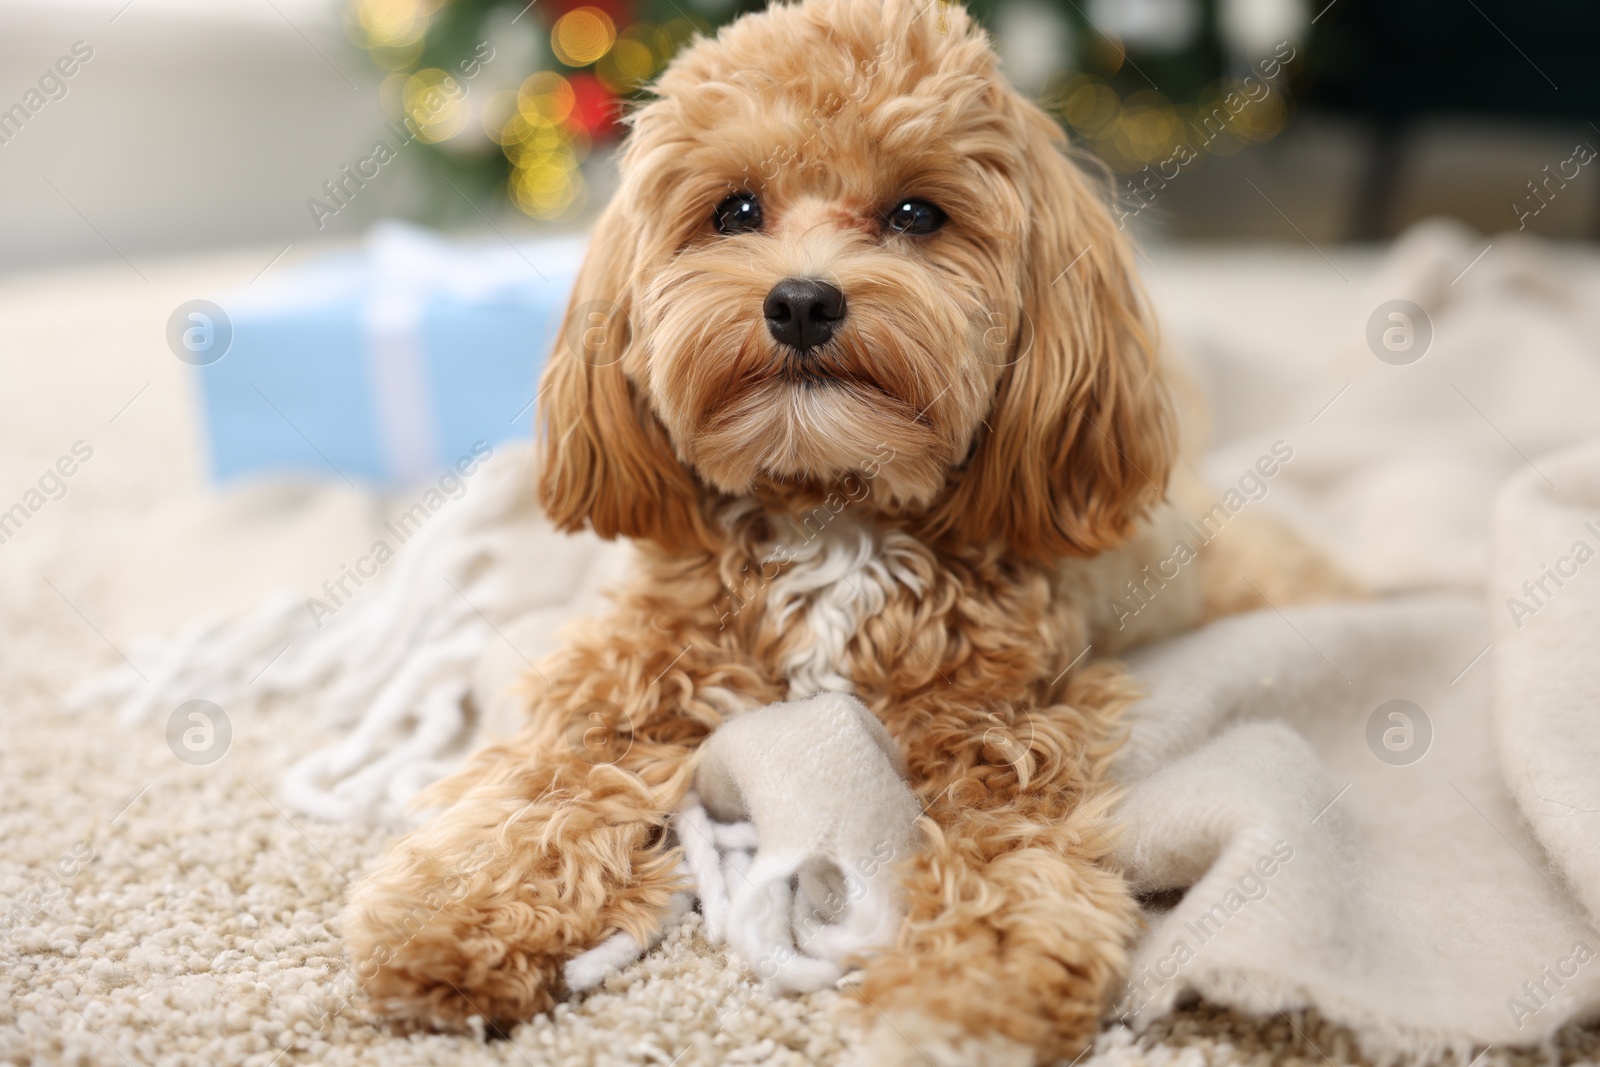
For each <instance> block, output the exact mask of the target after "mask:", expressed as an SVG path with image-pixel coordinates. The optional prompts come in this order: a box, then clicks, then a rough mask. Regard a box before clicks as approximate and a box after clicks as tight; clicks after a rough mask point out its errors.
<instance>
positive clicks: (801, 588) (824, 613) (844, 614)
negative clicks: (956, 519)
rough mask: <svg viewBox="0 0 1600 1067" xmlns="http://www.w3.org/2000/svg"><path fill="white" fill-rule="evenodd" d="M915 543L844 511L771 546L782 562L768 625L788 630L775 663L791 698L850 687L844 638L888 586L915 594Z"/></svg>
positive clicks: (872, 611) (883, 598)
mask: <svg viewBox="0 0 1600 1067" xmlns="http://www.w3.org/2000/svg"><path fill="white" fill-rule="evenodd" d="M921 547H922V546H921V545H920V544H919V543H918V542H917V541H916V539H915V538H913V537H911V536H910V535H909V534H906V533H903V532H901V531H899V530H888V531H879V530H876V529H874V528H873V527H872V526H870V525H868V524H866V523H864V522H862V521H860V520H858V519H855V518H852V517H849V516H847V515H843V514H841V515H837V516H834V517H833V519H832V521H830V522H828V523H827V524H825V525H823V526H822V527H821V528H820V529H818V530H816V531H812V530H809V529H803V530H797V531H794V534H793V536H791V537H788V538H784V539H781V540H779V541H778V542H776V543H774V544H773V545H772V546H771V547H770V551H769V552H768V553H767V556H768V558H769V559H775V560H780V561H784V562H785V563H787V567H786V568H785V569H784V571H783V573H782V574H780V575H778V577H777V578H775V579H774V580H773V582H772V589H771V592H770V593H769V594H768V597H767V611H768V612H769V613H770V616H771V625H772V626H773V627H774V628H776V629H777V630H778V631H779V632H784V631H789V633H790V641H789V650H788V651H787V652H786V653H785V654H784V656H783V659H782V661H781V663H780V666H781V667H782V670H783V673H784V676H785V677H786V678H788V679H789V699H790V700H799V699H802V698H804V697H808V696H813V695H815V694H817V693H821V692H825V691H829V692H838V693H848V692H851V691H853V690H854V688H855V686H854V685H853V684H852V683H851V681H850V677H849V663H848V662H847V661H848V656H849V647H850V642H851V640H852V639H853V638H854V637H855V635H856V632H857V631H858V630H859V629H860V628H861V623H862V621H863V620H865V619H868V618H871V617H872V616H874V615H877V614H878V613H880V612H881V611H883V609H884V605H885V604H887V603H888V601H889V596H890V594H891V593H892V592H893V591H894V588H895V586H897V585H898V586H903V587H904V588H906V589H907V590H909V591H910V592H912V593H913V594H917V593H920V592H921V589H922V582H921V579H920V578H918V576H917V574H916V572H915V570H914V568H913V567H912V566H911V561H912V560H913V559H914V558H915V557H916V556H918V555H919V554H920V550H921Z"/></svg>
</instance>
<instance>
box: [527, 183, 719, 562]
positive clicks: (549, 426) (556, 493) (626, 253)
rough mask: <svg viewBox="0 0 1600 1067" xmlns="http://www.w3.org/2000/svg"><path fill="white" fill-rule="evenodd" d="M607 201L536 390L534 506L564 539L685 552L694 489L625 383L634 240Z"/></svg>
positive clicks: (617, 208)
mask: <svg viewBox="0 0 1600 1067" xmlns="http://www.w3.org/2000/svg"><path fill="white" fill-rule="evenodd" d="M621 200H622V198H621V197H617V198H616V199H614V200H613V201H612V202H611V204H610V205H609V206H608V207H607V208H606V209H605V211H604V213H603V214H602V215H601V216H600V219H599V221H598V222H597V223H596V224H595V228H594V234H593V236H592V237H591V238H590V241H589V251H588V253H587V255H586V256H585V258H584V261H583V267H582V268H581V269H580V270H579V271H578V279H577V284H576V285H575V286H574V287H573V291H572V297H571V299H570V301H569V302H568V304H567V313H566V316H565V317H564V319H563V321H562V324H561V331H560V333H559V334H558V335H557V337H556V341H555V346H554V348H553V350H552V351H551V353H550V362H549V365H548V366H547V367H546V368H545V372H544V379H543V382H542V384H541V386H540V389H539V394H540V408H541V411H542V413H543V414H542V418H543V433H542V438H543V440H542V448H541V457H540V458H541V463H542V467H541V470H540V475H539V501H540V503H541V504H543V506H544V509H545V511H546V513H547V514H549V516H550V518H551V520H552V521H553V522H554V523H555V524H556V525H557V526H558V527H560V528H561V529H563V530H578V529H581V528H582V527H584V526H585V525H587V526H589V527H591V528H592V529H593V530H594V532H595V533H597V534H599V535H600V536H601V537H604V538H607V539H610V538H613V537H617V536H619V535H620V536H623V537H636V538H644V539H648V540H652V541H657V542H659V543H662V544H677V545H683V544H688V543H691V538H692V537H693V535H694V532H695V529H696V527H697V525H698V523H697V521H696V520H697V518H698V512H697V509H696V507H695V503H694V502H695V499H696V492H695V483H694V479H693V476H692V475H690V473H689V472H688V470H686V469H685V468H684V466H683V464H682V463H680V462H679V461H678V458H677V456H676V455H675V454H674V452H673V449H672V443H671V441H670V440H669V438H668V436H667V431H666V429H665V428H664V427H663V426H662V425H661V423H660V421H659V420H658V419H657V418H656V416H655V413H654V412H653V411H652V410H651V409H650V405H649V404H648V403H647V402H646V401H645V399H644V398H643V396H642V395H641V394H640V392H639V391H638V390H637V389H635V388H634V385H633V383H632V381H630V380H629V377H628V374H627V370H628V368H629V367H630V366H631V365H633V364H635V363H638V362H640V361H641V359H642V356H641V353H639V352H638V351H636V350H635V347H636V346H635V345H634V337H633V329H632V318H631V317H632V315H633V311H634V304H635V301H634V295H633V287H634V285H635V284H636V275H635V272H636V270H637V267H638V258H639V253H638V236H637V230H636V229H635V228H634V226H633V225H632V223H631V222H630V220H628V219H627V218H626V217H625V215H624V213H623V211H622V207H621Z"/></svg>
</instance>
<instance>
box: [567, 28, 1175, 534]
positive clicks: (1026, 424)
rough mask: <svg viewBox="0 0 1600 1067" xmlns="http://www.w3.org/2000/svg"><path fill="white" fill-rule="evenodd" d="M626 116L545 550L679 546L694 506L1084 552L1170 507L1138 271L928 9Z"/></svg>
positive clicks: (1084, 192)
mask: <svg viewBox="0 0 1600 1067" xmlns="http://www.w3.org/2000/svg"><path fill="white" fill-rule="evenodd" d="M655 92H656V97H655V98H654V99H653V100H652V101H651V102H650V103H648V104H646V105H645V106H644V107H642V108H641V109H640V110H639V111H638V112H637V113H636V114H635V115H634V117H633V120H632V127H633V128H632V132H631V134H630V137H629V140H628V142H627V145H626V147H625V149H624V151H623V153H622V159H621V186H620V188H619V190H618V192H617V194H616V196H615V198H614V199H613V201H612V202H611V204H610V206H609V207H608V208H607V209H606V211H605V213H604V214H603V216H602V217H601V219H600V221H599V223H598V224H597V226H596V229H595V232H594V237H593V241H592V244H591V246H590V250H589V254H588V259H587V261H586V262H585V264H584V266H583V269H582V271H581V273H580V275H579V279H578V283H577V287H576V291H575V292H574V294H573V297H572V304H571V306H570V307H569V309H568V314H567V320H566V322H565V324H564V326H563V330H562V335H561V339H560V340H559V341H558V342H557V345H556V351H555V352H554V353H553V354H552V356H551V361H550V365H549V368H548V370H547V372H546V378H545V386H544V400H543V409H544V417H545V427H544V433H545V449H546V452H545V468H544V471H543V474H542V480H541V485H540V490H541V498H542V500H543V502H544V504H545V507H546V509H547V510H548V511H549V512H550V514H551V515H552V517H553V518H554V519H555V520H556V521H557V523H558V524H560V525H562V526H563V527H565V528H569V529H575V528H578V527H581V526H583V525H585V524H588V525H590V526H592V527H593V528H594V530H595V531H597V532H598V533H600V534H601V535H602V536H606V537H612V536H616V535H619V534H621V535H625V536H630V537H644V538H650V539H654V540H657V541H661V542H664V543H668V544H672V543H675V542H676V543H684V542H685V541H686V540H687V539H689V538H690V537H692V534H693V531H694V529H695V527H696V525H697V524H698V522H699V521H700V518H699V517H700V516H701V515H702V514H703V513H704V512H703V508H702V505H703V503H704V502H705V500H706V498H707V497H708V496H715V495H718V494H721V495H727V496H739V495H744V494H750V493H756V494H773V493H777V494H780V495H781V493H782V492H783V491H784V490H786V489H800V490H827V489H828V488H829V487H830V486H836V485H838V484H840V483H841V482H844V481H850V482H852V484H855V485H857V486H859V485H863V484H864V485H866V486H868V487H869V491H868V492H867V493H864V494H863V493H860V492H859V491H858V492H856V493H852V498H853V499H854V498H856V497H858V496H865V497H866V501H865V503H864V506H868V507H873V508H877V509H879V510H881V511H884V512H892V513H896V514H902V515H910V516H915V517H916V519H917V522H918V524H919V526H920V528H921V529H923V530H924V531H925V532H926V533H927V534H928V535H929V536H932V537H956V538H960V539H963V540H970V541H974V542H984V541H989V540H992V539H995V538H1003V539H1004V540H1005V541H1006V542H1007V543H1008V545H1009V547H1010V548H1011V549H1012V550H1013V551H1016V552H1018V553H1021V554H1024V555H1028V556H1049V555H1060V554H1080V555H1081V554H1091V553H1094V552H1097V551H1099V550H1101V549H1103V548H1106V547H1108V546H1110V545H1112V544H1114V543H1116V541H1118V540H1119V539H1120V538H1121V537H1123V536H1125V535H1126V534H1127V533H1128V531H1129V529H1130V527H1131V525H1132V523H1133V522H1134V520H1135V519H1137V517H1138V516H1139V515H1140V514H1141V513H1142V512H1143V510H1144V509H1145V508H1146V507H1147V506H1149V505H1150V504H1151V503H1152V502H1154V501H1155V500H1156V499H1158V498H1159V497H1160V496H1161V494H1162V493H1163V491H1164V489H1165V484H1166V478H1167V472H1168V467H1169V464H1170V461H1171V454H1172V431H1171V418H1170V415H1169V411H1168V405H1167V400H1166V395H1165V391H1164V389H1163V387H1162V383H1161V381H1160V380H1159V377H1158V370H1157V365H1156V359H1155V354H1154V343H1153V339H1152V337H1151V335H1150V331H1149V327H1148V324H1147V321H1146V317H1145V311H1144V308H1143V305H1142V299H1141V296H1140V292H1139V289H1138V285H1137V282H1136V280H1135V279H1134V277H1133V273H1132V263H1131V256H1130V253H1129V250H1128V248H1127V246H1126V244H1125V243H1124V241H1123V239H1122V236H1121V234H1120V233H1119V232H1118V229H1117V227H1116V226H1115V224H1114V223H1113V221H1112V219H1111V217H1110V215H1109V213H1108V211H1107V210H1106V208H1105V206H1104V205H1103V204H1102V202H1101V201H1100V199H1099V198H1098V197H1097V196H1096V195H1095V193H1094V191H1093V189H1092V187H1091V185H1090V183H1088V182H1087V181H1086V180H1085V179H1084V177H1083V176H1082V175H1080V173H1079V172H1078V170H1077V169H1076V167H1075V166H1074V165H1073V164H1072V163H1071V162H1070V161H1069V160H1068V159H1067V157H1066V156H1065V155H1064V153H1063V147H1064V146H1063V137H1062V135H1061V133H1060V130H1059V128H1058V127H1057V125H1056V124H1055V122H1054V121H1053V120H1052V119H1051V118H1050V117H1049V116H1048V115H1046V114H1045V113H1044V112H1043V111H1041V110H1040V109H1039V108H1037V107H1036V106H1034V105H1033V104H1031V103H1029V102H1028V101H1026V100H1024V99H1023V98H1022V97H1021V96H1019V95H1018V94H1017V93H1016V92H1015V91H1014V90H1013V89H1011V88H1010V86H1009V85H1007V83H1006V82H1005V81H1004V79H1003V78H1002V77H1001V76H1000V74H999V73H998V72H997V70H996V59H995V56H994V53H993V51H992V50H991V49H990V46H989V43H988V41H987V39H986V37H985V36H984V34H983V32H982V31H981V30H980V29H978V28H977V27H976V26H975V25H974V24H973V23H972V22H971V20H970V19H969V18H968V16H967V15H966V13H965V12H964V11H962V10H961V9H959V8H955V7H949V6H945V5H944V4H942V3H939V2H938V0H804V2H802V3H800V4H798V5H795V6H789V7H774V8H772V9H770V10H768V11H766V12H764V13H761V14H758V15H751V16H747V17H745V18H742V19H740V20H738V21H737V22H735V23H733V24H732V25H730V26H728V27H726V28H725V29H724V30H723V31H722V32H721V33H720V34H718V36H717V37H716V38H714V39H708V40H701V41H698V42H697V43H695V44H694V45H693V46H691V47H689V48H688V49H687V50H686V51H684V52H683V53H682V54H681V55H680V56H679V57H678V58H677V59H676V60H675V61H674V62H673V63H672V65H671V66H670V67H669V68H668V69H667V71H666V72H665V73H664V74H663V75H662V77H661V79H660V81H659V83H658V84H657V86H656V89H655Z"/></svg>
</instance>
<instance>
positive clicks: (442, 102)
mask: <svg viewBox="0 0 1600 1067" xmlns="http://www.w3.org/2000/svg"><path fill="white" fill-rule="evenodd" d="M466 95H467V89H466V86H465V85H464V84H463V83H462V82H461V80H460V79H459V78H457V77H456V76H455V75H453V74H450V73H448V72H446V71H443V70H440V69H439V68H438V67H428V68H426V69H424V70H419V71H417V72H416V73H415V74H413V75H411V77H409V78H407V79H406V82H405V88H404V89H403V90H402V92H401V107H402V109H403V111H404V114H405V117H406V121H407V122H408V124H409V125H410V126H411V128H412V130H413V131H415V133H416V136H417V140H419V141H422V142H424V143H437V142H439V141H445V140H448V139H450V138H451V137H454V136H455V135H456V134H458V133H460V132H461V131H462V130H463V129H465V128H466V125H467V115H468V109H467V106H466Z"/></svg>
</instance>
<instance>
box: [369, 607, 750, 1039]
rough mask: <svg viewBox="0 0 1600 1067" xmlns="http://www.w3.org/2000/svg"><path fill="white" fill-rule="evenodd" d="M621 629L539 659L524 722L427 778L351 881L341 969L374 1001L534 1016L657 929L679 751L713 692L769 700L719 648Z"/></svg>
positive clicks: (709, 711) (711, 705) (439, 1021)
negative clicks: (575, 979)
mask: <svg viewBox="0 0 1600 1067" xmlns="http://www.w3.org/2000/svg"><path fill="white" fill-rule="evenodd" d="M635 617H636V618H642V616H635ZM626 630H627V631H637V632H621V633H618V632H615V631H613V632H612V633H610V634H609V635H608V636H605V637H601V638H597V639H595V640H593V641H591V642H589V643H582V642H580V643H579V644H578V645H577V646H575V647H574V648H572V649H571V650H570V651H569V652H568V653H566V654H565V655H564V656H563V657H561V658H560V659H559V660H557V661H555V662H553V663H550V662H547V663H546V664H545V665H543V668H542V670H543V674H542V675H541V676H537V677H532V678H530V685H531V686H533V687H534V693H533V697H532V700H533V713H532V718H531V721H530V722H529V724H528V726H527V728H526V729H525V730H524V731H523V733H522V734H521V735H520V736H519V737H517V738H516V739H515V740H513V741H509V742H503V743H499V744H495V745H492V746H490V747H489V748H487V749H485V750H483V751H481V752H479V753H478V754H477V755H476V756H475V757H473V759H472V760H471V761H470V763H469V764H468V766H467V767H466V768H465V769H464V770H462V771H461V772H460V773H458V774H457V775H455V776H454V777H453V778H451V779H449V780H447V781H445V782H442V783H440V785H439V786H438V787H436V788H435V790H434V793H433V795H432V796H431V797H429V798H428V799H431V800H433V801H435V802H439V801H445V802H448V803H449V806H448V807H447V808H445V809H444V811H442V812H441V813H440V814H438V815H436V816H435V817H434V818H433V819H432V820H431V821H429V822H428V823H426V824H424V825H423V826H422V827H420V828H419V829H417V830H415V831H414V832H412V833H411V834H409V835H407V836H406V837H405V838H403V839H402V840H401V841H400V842H399V844H398V845H397V846H396V847H395V848H394V849H393V851H391V852H390V854H389V855H388V856H387V857H386V858H385V859H384V860H383V862H382V863H381V865H380V866H379V867H378V868H377V869H376V870H375V871H373V872H372V873H371V874H369V875H368V876H367V877H366V878H365V879H363V880H362V881H361V883H360V884H359V885H358V886H357V887H356V888H355V890H354V891H353V892H352V894H351V900H350V904H349V907H348V908H347V909H346V911H345V913H344V916H343V920H342V922H343V934H344V938H345V942H346V947H347V949H348V952H349V955H350V961H351V968H352V970H353V971H354V972H355V974H356V976H357V978H358V979H359V980H360V981H361V982H362V983H363V984H364V986H365V988H366V991H367V993H368V995H369V997H370V998H371V999H372V1001H373V1002H374V1003H375V1004H376V1005H377V1006H379V1007H380V1008H383V1009H385V1010H388V1011H391V1012H393V1013H395V1014H397V1015H400V1016H402V1017H404V1018H407V1019H409V1020H411V1021H414V1022H417V1023H421V1024H424V1025H434V1026H460V1025H462V1024H464V1023H465V1022H466V1021H467V1020H469V1019H471V1018H472V1017H474V1016H478V1017H481V1018H482V1019H483V1020H485V1021H486V1022H487V1023H489V1024H491V1025H496V1026H501V1027H505V1026H509V1025H511V1024H514V1023H516V1022H520V1021H523V1020H525V1019H528V1018H530V1017H531V1016H533V1015H535V1014H537V1013H539V1012H542V1011H546V1010H549V1008H550V1007H551V1006H552V1004H553V1002H554V999H555V998H556V997H557V996H558V995H560V993H561V992H562V986H561V971H562V965H563V964H564V963H565V961H566V960H568V959H570V958H571V957H573V956H575V955H577V954H578V953H580V952H582V951H584V950H585V949H588V948H591V947H593V946H594V945H595V944H597V943H599V942H600V941H601V940H603V939H604V938H605V937H606V936H607V935H609V934H611V933H613V932H615V931H618V930H624V931H627V932H629V933H631V934H633V935H634V936H635V937H636V938H637V939H638V940H640V941H641V942H645V941H646V939H647V938H648V936H649V935H650V933H652V932H653V931H654V929H655V928H656V927H657V925H658V924H659V922H660V919H661V916H662V915H663V914H664V913H665V912H666V911H667V908H668V905H669V901H670V898H671V896H672V893H673V892H674V891H675V890H676V889H678V888H680V887H679V885H678V883H677V879H676V878H675V876H674V871H675V869H676V866H677V857H676V853H675V852H669V851H668V850H667V849H666V847H665V846H664V844H663V838H664V836H665V835H664V829H665V825H666V821H667V818H668V816H669V815H670V813H671V811H672V808H673V806H674V805H675V804H677V803H678V801H679V800H680V799H681V798H682V796H683V794H684V792H685V791H686V790H687V789H688V786H689V782H690V778H691V776H692V773H693V760H692V759H691V757H692V754H693V752H694V751H695V749H696V747H697V745H698V744H699V742H700V741H701V740H702V739H703V738H704V737H705V736H706V735H707V734H708V733H709V732H710V730H711V729H712V728H713V727H714V726H715V725H716V723H717V722H718V721H719V718H720V714H721V712H722V711H723V710H725V708H723V707H720V706H719V701H720V703H722V704H725V703H726V694H727V693H728V692H730V691H731V692H748V693H751V694H752V696H753V697H755V698H757V699H771V695H770V694H767V693H765V692H764V691H763V686H764V685H765V683H764V682H763V681H762V680H761V678H760V677H759V676H758V675H757V674H756V673H755V672H754V671H752V670H751V669H749V668H748V667H746V666H743V665H741V663H740V662H739V660H738V658H737V657H735V656H731V655H729V654H728V653H727V652H726V650H719V651H718V652H717V653H716V654H715V655H708V654H703V653H701V652H700V651H698V650H697V649H693V648H691V649H689V650H688V651H687V652H686V653H685V652H684V651H682V645H680V644H678V643H677V637H676V636H675V637H674V638H673V639H672V640H671V641H664V640H663V634H662V633H661V632H660V631H658V630H657V631H651V630H649V629H648V628H647V624H645V623H641V625H639V626H637V627H628V628H626Z"/></svg>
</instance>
